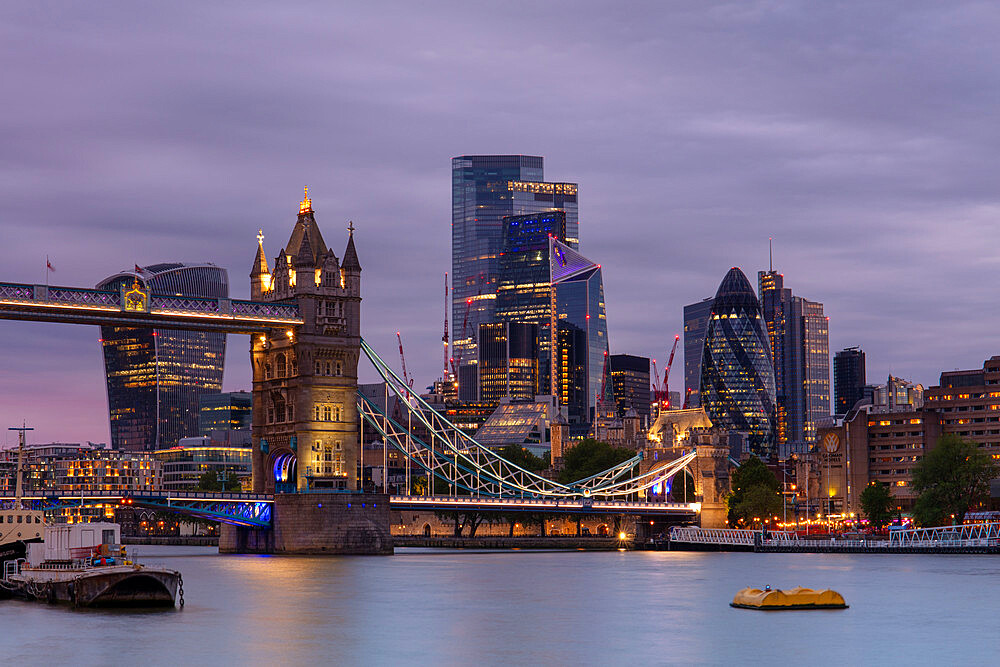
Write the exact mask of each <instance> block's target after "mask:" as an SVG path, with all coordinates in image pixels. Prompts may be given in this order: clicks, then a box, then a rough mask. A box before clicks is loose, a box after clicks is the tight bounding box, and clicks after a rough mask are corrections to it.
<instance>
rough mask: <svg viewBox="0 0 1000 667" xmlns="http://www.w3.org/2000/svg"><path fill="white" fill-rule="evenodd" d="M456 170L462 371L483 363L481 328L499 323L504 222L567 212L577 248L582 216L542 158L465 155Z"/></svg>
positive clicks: (455, 337) (573, 192)
mask: <svg viewBox="0 0 1000 667" xmlns="http://www.w3.org/2000/svg"><path fill="white" fill-rule="evenodd" d="M451 168H452V181H451V183H452V188H451V193H452V214H451V253H452V258H451V284H452V307H451V319H452V332H451V340H452V346H453V353H454V356H455V359H456V364H457V365H458V366H462V365H466V364H475V363H477V361H478V358H477V353H476V338H477V335H478V331H479V325H480V324H482V323H484V322H493V321H495V317H494V316H495V313H496V301H495V300H496V293H497V288H498V287H499V281H498V273H499V270H500V253H501V252H502V244H503V218H504V217H505V216H510V215H527V214H532V213H542V212H545V211H553V210H561V211H564V212H565V213H566V241H567V243H568V244H570V245H571V246H572V247H576V244H577V239H578V238H579V216H578V208H577V206H578V203H577V186H576V184H575V183H546V182H544V181H543V180H542V178H543V167H542V158H540V157H534V156H530V155H463V156H460V157H456V158H453V159H452V161H451ZM463 325H464V326H463ZM459 375H460V376H461V375H462V371H459ZM459 391H461V382H460V383H459Z"/></svg>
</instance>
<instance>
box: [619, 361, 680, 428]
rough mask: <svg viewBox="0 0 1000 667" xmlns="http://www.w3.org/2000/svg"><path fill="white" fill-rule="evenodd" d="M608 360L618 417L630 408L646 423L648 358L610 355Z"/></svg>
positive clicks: (648, 403) (648, 408)
mask: <svg viewBox="0 0 1000 667" xmlns="http://www.w3.org/2000/svg"><path fill="white" fill-rule="evenodd" d="M609 359H610V362H609V363H610V366H611V385H612V388H613V390H614V394H615V407H616V408H617V412H618V416H619V417H623V416H625V413H626V412H628V410H629V409H630V408H631V409H632V410H635V412H636V414H638V415H639V416H640V417H642V418H643V423H647V422H648V420H649V415H650V395H649V387H650V379H649V357H636V356H634V355H631V354H612V355H611V356H610V357H609ZM671 393H673V392H671Z"/></svg>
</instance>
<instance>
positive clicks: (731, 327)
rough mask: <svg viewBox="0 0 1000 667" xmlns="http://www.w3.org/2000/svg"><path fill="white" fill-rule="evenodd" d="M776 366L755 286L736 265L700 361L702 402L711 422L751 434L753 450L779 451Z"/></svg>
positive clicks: (720, 297)
mask: <svg viewBox="0 0 1000 667" xmlns="http://www.w3.org/2000/svg"><path fill="white" fill-rule="evenodd" d="M775 393H776V392H775V387H774V366H773V364H772V362H771V344H770V339H769V338H768V334H767V327H766V326H765V324H764V318H763V316H762V314H761V310H760V302H759V301H758V300H757V296H756V295H755V294H754V291H753V286H751V285H750V281H749V280H747V277H746V276H745V275H743V272H742V271H740V270H739V269H738V268H736V267H733V268H732V269H730V270H729V273H727V274H726V277H725V278H724V279H723V280H722V284H721V285H719V291H718V292H716V294H715V301H714V303H713V305H712V315H711V317H710V318H709V320H708V330H707V331H706V333H705V345H704V347H703V348H702V360H701V405H702V406H703V407H704V408H705V411H706V412H707V413H708V416H709V418H711V420H712V423H713V424H714V425H715V426H717V427H719V428H724V429H728V430H731V431H741V432H744V433H747V434H748V436H749V441H748V445H749V448H750V451H751V453H753V454H756V455H757V456H760V457H761V458H769V457H770V456H771V455H772V454H773V453H774V448H775V437H774V420H775Z"/></svg>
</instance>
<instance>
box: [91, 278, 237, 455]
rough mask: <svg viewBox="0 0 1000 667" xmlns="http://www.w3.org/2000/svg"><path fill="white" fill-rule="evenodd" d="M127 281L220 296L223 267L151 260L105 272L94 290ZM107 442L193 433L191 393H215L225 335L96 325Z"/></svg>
mask: <svg viewBox="0 0 1000 667" xmlns="http://www.w3.org/2000/svg"><path fill="white" fill-rule="evenodd" d="M134 280H138V281H139V283H140V284H141V285H144V286H146V287H148V288H149V290H150V291H151V292H152V293H153V294H162V295H170V296H190V297H212V298H226V297H228V296H229V277H228V275H227V274H226V270H225V269H222V268H219V267H217V266H213V265H211V264H195V265H192V264H176V263H173V264H153V265H151V266H147V267H145V268H144V269H141V270H139V271H136V272H131V271H127V272H126V271H123V272H122V273H119V274H117V275H114V276H111V277H109V278H106V279H105V280H103V281H101V283H100V284H99V285H98V286H97V288H98V289H106V290H118V289H119V286H121V285H126V286H130V285H131V284H132V282H133V281H134ZM101 344H102V346H103V348H104V371H105V377H106V379H107V386H108V410H109V412H110V420H111V444H112V446H113V447H115V448H116V449H125V450H131V451H153V450H155V449H164V448H166V447H173V446H174V445H176V444H177V441H178V440H179V439H180V438H183V437H186V436H191V435H200V431H199V430H198V412H199V405H198V398H199V396H200V395H201V394H208V393H213V394H217V393H219V392H220V391H222V370H223V364H224V360H225V356H226V335H225V334H222V333H211V332H205V331H175V330H169V329H133V328H131V327H111V326H102V327H101Z"/></svg>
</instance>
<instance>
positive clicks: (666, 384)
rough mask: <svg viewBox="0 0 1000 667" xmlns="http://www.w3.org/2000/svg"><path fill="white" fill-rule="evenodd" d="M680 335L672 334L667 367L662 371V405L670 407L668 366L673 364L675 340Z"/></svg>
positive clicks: (675, 349)
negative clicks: (672, 341)
mask: <svg viewBox="0 0 1000 667" xmlns="http://www.w3.org/2000/svg"><path fill="white" fill-rule="evenodd" d="M680 339H681V337H680V335H677V336H674V346H673V347H672V348H670V358H669V359H667V368H666V369H665V370H664V371H663V398H662V399H661V400H662V401H663V405H664V407H665V408H666V409H667V410H669V409H670V367H671V366H673V365H674V353H675V352H677V342H678V341H679V340H680Z"/></svg>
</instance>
